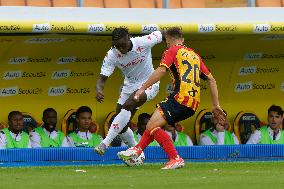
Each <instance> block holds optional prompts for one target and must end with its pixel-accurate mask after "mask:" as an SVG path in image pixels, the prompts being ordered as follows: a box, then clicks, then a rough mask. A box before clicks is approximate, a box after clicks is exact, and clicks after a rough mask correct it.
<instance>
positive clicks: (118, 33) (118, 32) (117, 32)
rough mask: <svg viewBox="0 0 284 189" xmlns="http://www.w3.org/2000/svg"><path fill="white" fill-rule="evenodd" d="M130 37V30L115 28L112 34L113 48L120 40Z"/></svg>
mask: <svg viewBox="0 0 284 189" xmlns="http://www.w3.org/2000/svg"><path fill="white" fill-rule="evenodd" d="M127 35H129V33H128V29H127V28H124V27H120V28H115V29H114V30H113V32H112V47H114V46H115V45H114V44H115V42H116V41H118V40H119V39H121V38H123V37H125V36H127Z"/></svg>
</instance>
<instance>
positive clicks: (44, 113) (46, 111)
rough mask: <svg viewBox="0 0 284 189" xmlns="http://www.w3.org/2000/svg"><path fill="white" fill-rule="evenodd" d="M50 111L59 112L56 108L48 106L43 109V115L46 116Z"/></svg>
mask: <svg viewBox="0 0 284 189" xmlns="http://www.w3.org/2000/svg"><path fill="white" fill-rule="evenodd" d="M49 112H55V113H56V114H57V112H56V110H55V109H53V108H46V109H45V110H43V113H42V116H43V117H45V116H46V115H47V114H48V113H49Z"/></svg>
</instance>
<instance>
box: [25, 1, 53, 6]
mask: <svg viewBox="0 0 284 189" xmlns="http://www.w3.org/2000/svg"><path fill="white" fill-rule="evenodd" d="M26 1H27V6H34V7H52V4H51V0H26Z"/></svg>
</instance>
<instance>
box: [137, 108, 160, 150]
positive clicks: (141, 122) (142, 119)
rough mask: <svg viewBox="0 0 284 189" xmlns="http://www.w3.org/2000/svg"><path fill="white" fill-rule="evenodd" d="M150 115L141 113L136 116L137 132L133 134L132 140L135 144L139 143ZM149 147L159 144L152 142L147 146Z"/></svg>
mask: <svg viewBox="0 0 284 189" xmlns="http://www.w3.org/2000/svg"><path fill="white" fill-rule="evenodd" d="M150 118H151V115H150V114H148V113H141V114H140V115H139V116H138V122H137V131H135V132H133V134H134V139H135V140H136V142H139V141H140V139H141V137H142V135H143V133H144V131H145V130H146V125H147V123H148V121H149V120H150ZM149 146H159V144H158V143H157V141H155V140H154V141H153V142H151V143H150V144H149Z"/></svg>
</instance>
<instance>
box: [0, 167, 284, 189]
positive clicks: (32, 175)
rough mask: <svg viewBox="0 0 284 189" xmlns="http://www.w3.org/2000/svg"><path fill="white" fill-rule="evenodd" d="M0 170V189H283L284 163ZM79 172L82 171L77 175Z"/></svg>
mask: <svg viewBox="0 0 284 189" xmlns="http://www.w3.org/2000/svg"><path fill="white" fill-rule="evenodd" d="M161 167H162V164H145V165H143V166H140V167H127V166H125V165H100V166H78V167H77V166H63V167H20V168H15V167H14V168H9V167H1V168H0V188H1V189H21V188H27V189H47V188H48V189H65V188H66V189H73V188H74V189H85V188H90V189H99V188H102V189H112V188H114V189H120V188H123V189H125V188H133V189H134V188H135V189H140V188H141V189H152V188H153V189H170V188H176V189H184V188H186V189H187V188H190V189H207V188H208V189H215V188H216V189H217V188H218V189H227V188H228V189H235V188H236V189H241V188H244V189H247V188H248V189H254V188H255V189H262V188H263V189H270V188H273V189H278V188H279V189H283V188H284V162H245V163H243V162H228V163H186V166H185V167H184V168H182V169H178V170H160V168H161ZM76 170H77V172H76ZM78 170H83V171H79V172H78Z"/></svg>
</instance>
